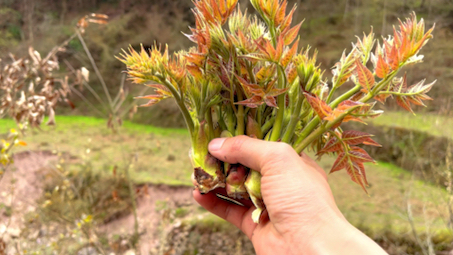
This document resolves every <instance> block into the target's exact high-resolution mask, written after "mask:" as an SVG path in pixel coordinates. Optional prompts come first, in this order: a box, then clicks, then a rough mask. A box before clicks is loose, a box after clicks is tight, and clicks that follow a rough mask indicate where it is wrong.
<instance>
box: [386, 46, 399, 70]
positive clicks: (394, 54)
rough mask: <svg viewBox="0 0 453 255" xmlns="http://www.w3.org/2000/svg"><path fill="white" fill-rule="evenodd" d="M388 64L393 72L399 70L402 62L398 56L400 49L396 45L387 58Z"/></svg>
mask: <svg viewBox="0 0 453 255" xmlns="http://www.w3.org/2000/svg"><path fill="white" fill-rule="evenodd" d="M387 59H388V60H387V63H389V64H390V67H391V68H392V70H397V69H398V67H399V65H400V60H399V56H398V49H397V47H396V45H395V44H393V46H392V48H391V50H390V54H389V55H388V56H387Z"/></svg>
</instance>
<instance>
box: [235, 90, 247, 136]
mask: <svg viewBox="0 0 453 255" xmlns="http://www.w3.org/2000/svg"><path fill="white" fill-rule="evenodd" d="M237 96H238V100H239V102H240V101H242V99H243V97H242V92H241V91H239V90H238V92H237ZM236 119H237V124H236V133H235V135H237V136H238V135H243V134H244V133H245V113H244V106H243V105H238V112H237V114H236Z"/></svg>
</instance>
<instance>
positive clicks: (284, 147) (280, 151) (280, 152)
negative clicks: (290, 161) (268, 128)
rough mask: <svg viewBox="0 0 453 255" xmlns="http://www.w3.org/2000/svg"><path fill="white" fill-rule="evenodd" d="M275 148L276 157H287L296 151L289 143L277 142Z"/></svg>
mask: <svg viewBox="0 0 453 255" xmlns="http://www.w3.org/2000/svg"><path fill="white" fill-rule="evenodd" d="M274 148H275V149H274V150H273V152H274V157H278V158H287V157H290V156H292V154H293V153H294V149H293V147H291V145H289V144H287V143H276V144H275V146H274Z"/></svg>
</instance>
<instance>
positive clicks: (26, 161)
mask: <svg viewBox="0 0 453 255" xmlns="http://www.w3.org/2000/svg"><path fill="white" fill-rule="evenodd" d="M57 160H58V156H57V155H54V154H52V153H51V152H50V151H40V152H31V151H28V152H21V153H17V154H15V155H14V165H13V166H12V168H10V169H9V170H8V171H7V172H6V173H5V175H4V176H3V179H1V180H0V205H1V204H3V205H4V206H3V207H4V208H3V209H1V207H0V244H2V245H4V244H6V248H4V247H3V246H1V245H0V254H1V255H3V254H21V253H22V252H23V251H21V247H22V249H25V248H24V247H32V246H33V245H27V244H24V243H26V242H31V241H33V242H36V243H38V244H40V245H41V247H42V246H46V244H45V242H48V245H47V246H51V245H52V243H53V242H55V241H56V240H58V236H61V235H62V234H65V235H66V233H65V232H66V231H64V230H63V231H62V228H61V227H60V226H58V225H57V224H49V225H47V226H42V225H39V224H38V225H36V224H35V225H34V226H35V228H36V229H30V226H33V224H27V223H29V222H27V220H28V219H29V217H27V215H29V214H33V213H35V212H36V211H37V210H39V206H40V205H38V203H37V201H38V200H39V199H40V198H42V196H43V192H44V186H43V185H44V183H45V179H46V176H49V171H52V167H53V166H54V165H55V164H56V163H57ZM137 190H139V193H138V195H139V196H138V198H137V201H136V204H137V209H136V218H135V215H134V213H133V210H130V211H127V212H124V213H123V214H120V215H117V217H116V218H113V219H109V221H108V222H106V223H105V224H102V225H98V226H96V228H95V231H94V232H96V235H97V236H103V237H105V238H106V240H108V245H107V246H108V247H109V248H108V250H109V252H111V253H110V254H129V255H130V254H254V252H253V247H252V245H251V243H250V242H249V241H248V240H247V238H246V237H245V236H244V235H243V234H242V233H240V231H238V230H235V229H234V228H233V231H228V232H229V233H228V235H224V234H222V233H220V232H219V229H218V228H217V231H218V232H217V233H215V231H216V228H214V231H213V229H211V228H210V227H211V226H202V227H200V226H197V225H196V224H193V222H194V220H195V221H200V220H201V221H202V220H203V219H204V218H205V217H209V216H208V215H209V214H208V213H206V212H203V210H202V209H200V207H199V206H198V205H197V204H196V202H195V201H194V200H193V198H192V190H193V188H191V187H186V186H166V185H142V186H141V187H138V189H137ZM194 212H196V213H194ZM194 215H195V216H194ZM211 217H212V216H211ZM135 219H137V222H136V220H135ZM136 223H137V227H138V228H137V232H138V241H137V243H136V245H135V249H134V248H133V247H132V245H131V242H130V240H131V238H130V237H131V236H133V235H134V233H136V232H135V224H136ZM208 224H210V223H208ZM223 231H225V230H223ZM43 235H46V237H44V236H43ZM49 236H50V237H49ZM3 242H4V243H3ZM98 243H99V242H98ZM2 247H3V248H2ZM29 249H30V248H29ZM2 252H3V253H2ZM5 252H6V253H5ZM45 254H47V253H45ZM77 254H98V251H97V250H96V249H95V245H93V246H91V245H86V246H83V247H82V248H81V249H80V250H79V251H78V252H77Z"/></svg>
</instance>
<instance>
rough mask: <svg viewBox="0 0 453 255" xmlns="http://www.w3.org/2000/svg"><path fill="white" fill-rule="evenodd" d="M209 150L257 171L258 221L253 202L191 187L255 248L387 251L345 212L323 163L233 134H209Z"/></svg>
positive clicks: (274, 144) (298, 251)
mask: <svg viewBox="0 0 453 255" xmlns="http://www.w3.org/2000/svg"><path fill="white" fill-rule="evenodd" d="M209 152H210V153H211V154H212V155H213V156H214V157H216V158H218V159H220V160H222V161H225V162H228V163H231V164H236V163H241V164H243V165H245V166H247V167H249V168H250V169H254V170H256V171H260V172H261V174H262V178H261V192H262V196H263V200H264V203H265V204H266V213H264V214H263V215H262V216H261V220H260V224H255V223H253V221H252V218H251V214H252V212H253V209H254V207H251V208H247V207H242V206H239V205H236V204H233V203H229V202H227V201H224V200H222V199H219V198H217V196H216V195H215V194H213V193H212V192H211V193H208V194H205V195H202V194H200V192H199V191H198V190H194V192H193V196H194V198H195V200H196V201H197V202H198V203H199V204H200V205H201V206H203V207H204V208H206V209H207V210H208V211H210V212H212V213H213V214H215V215H217V216H219V217H221V218H223V219H225V220H227V221H229V222H230V223H232V224H234V225H235V226H236V227H238V228H239V229H241V230H242V232H244V233H245V234H246V235H247V236H248V238H249V239H250V240H251V241H252V243H253V246H254V248H255V251H256V253H257V254H273V255H275V254H348V255H353V254H369V255H374V254H387V253H386V252H385V251H384V250H382V248H381V247H379V246H378V245H377V244H376V243H375V242H374V241H372V240H371V239H370V238H368V237H367V236H366V235H364V234H363V233H362V232H360V231H359V230H357V229H356V228H355V227H353V226H352V225H351V224H350V223H349V222H348V221H347V220H346V219H345V218H344V216H343V215H342V213H341V212H340V210H339V209H338V207H337V205H336V203H335V200H334V198H333V195H332V192H331V190H330V187H329V185H328V183H327V177H326V174H325V172H324V171H323V169H321V167H319V166H318V164H317V163H316V162H314V161H313V160H312V159H310V158H309V157H308V156H307V155H305V154H303V155H301V156H299V155H298V154H297V153H296V152H295V151H294V150H293V149H292V147H291V146H290V145H288V144H285V143H279V142H266V141H262V140H258V139H253V138H249V137H246V136H238V137H233V138H218V139H214V140H213V141H211V143H210V144H209Z"/></svg>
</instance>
